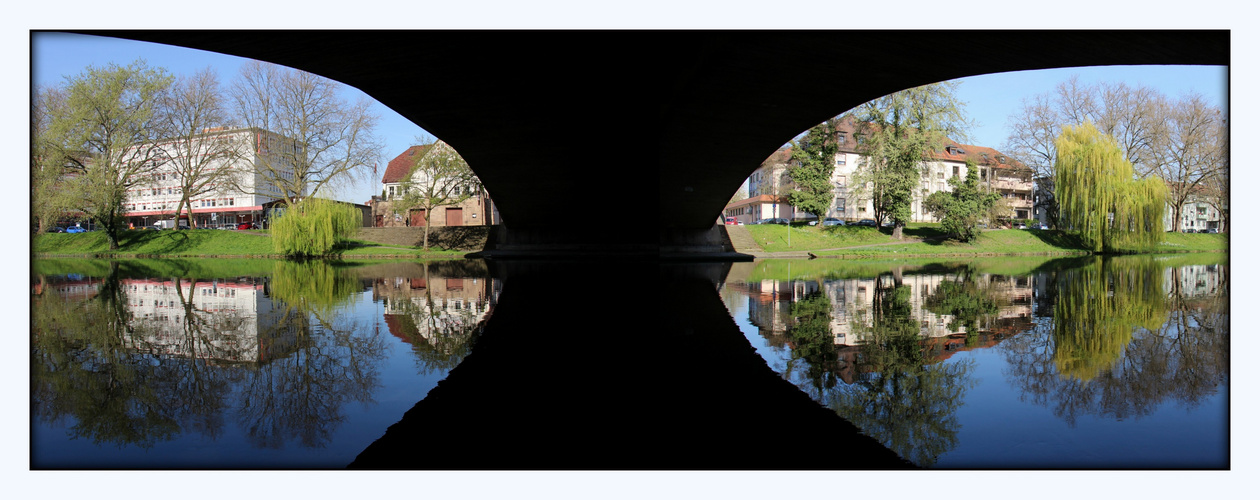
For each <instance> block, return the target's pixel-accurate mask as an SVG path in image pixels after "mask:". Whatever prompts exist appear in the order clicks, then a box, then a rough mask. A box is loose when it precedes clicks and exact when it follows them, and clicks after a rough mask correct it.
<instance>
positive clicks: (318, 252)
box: [271, 198, 363, 257]
mask: <svg viewBox="0 0 1260 500" xmlns="http://www.w3.org/2000/svg"><path fill="white" fill-rule="evenodd" d="M362 225H363V215H362V214H361V213H360V212H359V211H358V209H356V208H354V207H353V206H350V205H348V204H346V203H340V202H337V201H333V200H325V199H323V198H307V199H305V200H302V201H301V202H298V203H297V204H294V205H290V206H289V207H288V208H287V209H286V210H285V211H284V214H282V215H281V216H280V217H277V218H276V219H275V220H274V221H273V222H272V225H271V237H272V244H273V245H274V246H275V249H276V251H277V252H280V253H282V254H284V255H287V256H291V257H318V256H324V255H328V254H330V253H332V251H333V250H334V249H335V248H336V246H337V244H339V243H342V242H344V241H346V240H349V239H350V237H351V236H353V235H354V232H355V230H356V229H357V228H358V227H360V226H362Z"/></svg>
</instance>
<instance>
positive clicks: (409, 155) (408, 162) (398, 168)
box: [381, 144, 432, 184]
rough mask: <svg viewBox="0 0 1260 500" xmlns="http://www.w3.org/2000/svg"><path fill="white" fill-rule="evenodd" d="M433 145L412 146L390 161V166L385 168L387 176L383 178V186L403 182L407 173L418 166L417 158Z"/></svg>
mask: <svg viewBox="0 0 1260 500" xmlns="http://www.w3.org/2000/svg"><path fill="white" fill-rule="evenodd" d="M431 145H432V144H426V145H424V146H412V147H409V148H407V150H406V151H403V152H402V154H400V155H398V156H395V157H394V159H392V160H389V166H387V167H385V175H384V176H382V177H381V183H382V184H392V183H396V182H402V180H403V178H404V177H407V173H408V172H411V167H414V166H416V157H418V156H420V154H421V153H423V152H424V150H425V149H428V147H429V146H431Z"/></svg>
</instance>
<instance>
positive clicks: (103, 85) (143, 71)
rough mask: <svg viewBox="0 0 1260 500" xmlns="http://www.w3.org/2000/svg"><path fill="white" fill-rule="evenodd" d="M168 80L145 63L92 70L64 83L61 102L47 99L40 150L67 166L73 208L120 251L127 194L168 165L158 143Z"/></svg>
mask: <svg viewBox="0 0 1260 500" xmlns="http://www.w3.org/2000/svg"><path fill="white" fill-rule="evenodd" d="M171 80H172V78H171V76H169V75H168V74H167V72H166V71H165V70H163V69H153V68H149V67H148V66H146V65H145V63H144V62H143V61H138V62H135V63H132V64H131V65H129V66H126V67H123V66H118V65H115V64H110V65H109V66H107V67H104V68H97V67H89V68H87V69H86V70H85V71H84V72H83V73H81V74H79V75H77V76H74V77H71V78H70V79H69V80H68V81H67V82H66V86H65V88H64V90H63V91H64V92H65V98H64V99H63V100H56V101H47V102H48V103H49V104H50V105H51V106H50V107H49V108H48V111H47V112H48V117H47V119H48V120H49V122H48V128H47V129H46V130H45V134H44V135H43V139H42V140H43V144H41V147H40V152H41V153H43V154H45V155H47V161H49V162H52V164H55V165H66V166H67V169H68V172H67V174H66V175H65V176H64V178H65V184H64V185H65V186H66V188H67V191H68V192H69V193H70V194H71V195H72V196H73V199H74V200H76V201H77V203H76V204H75V207H74V208H75V209H77V210H78V211H80V212H82V213H83V214H85V215H86V216H87V217H88V218H90V219H91V220H92V221H94V222H95V223H96V224H97V226H99V227H100V228H101V229H103V230H104V231H105V234H106V235H107V237H108V239H109V248H110V250H117V249H118V236H119V233H120V232H121V231H122V230H123V229H124V228H126V218H125V217H124V214H125V209H124V206H123V202H124V201H125V200H126V199H127V191H128V190H129V189H131V188H133V187H136V186H140V185H143V184H145V183H147V182H149V181H150V179H151V174H152V173H153V171H154V170H155V169H156V168H157V167H158V165H159V164H161V162H162V161H164V159H165V158H164V155H163V151H162V149H161V148H160V147H158V144H157V139H159V138H162V137H164V136H165V135H166V131H165V130H163V129H162V128H161V127H160V126H159V120H158V118H159V111H160V102H161V97H162V95H163V93H164V92H166V90H167V88H168V87H169V86H170V83H171Z"/></svg>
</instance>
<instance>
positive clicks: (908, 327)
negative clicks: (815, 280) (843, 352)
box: [787, 274, 974, 467]
mask: <svg viewBox="0 0 1260 500" xmlns="http://www.w3.org/2000/svg"><path fill="white" fill-rule="evenodd" d="M819 288H822V287H819ZM910 295H911V290H910V288H909V287H907V286H902V284H901V283H900V277H899V276H896V275H893V274H888V275H884V276H881V277H880V279H877V280H876V282H875V290H874V296H873V304H872V308H871V310H870V311H869V312H870V323H869V325H868V324H867V322H866V321H864V320H862V319H858V320H856V321H855V322H854V324H853V328H854V329H855V331H863V332H864V333H865V335H864V338H865V339H867V340H866V341H865V342H863V343H862V344H861V345H860V346H859V352H858V355H857V357H856V362H855V365H856V366H854V367H852V368H853V370H854V371H856V372H857V373H858V374H859V376H858V379H857V381H856V382H855V383H853V384H843V383H837V382H839V381H840V380H841V377H840V373H841V371H842V370H846V369H848V368H849V367H846V366H845V365H846V363H847V361H844V360H841V359H839V357H838V355H837V346H836V345H835V344H834V341H833V338H834V337H833V335H832V332H831V328H830V321H831V315H830V311H831V301H830V300H829V298H828V297H827V295H826V294H825V293H822V292H820V291H819V292H812V293H810V294H808V295H806V296H805V297H804V298H803V299H802V300H798V301H797V302H795V303H793V304H792V316H793V323H792V325H791V326H789V328H788V331H787V338H788V341H789V342H791V344H792V353H791V357H792V361H790V362H789V365H788V370H787V373H792V372H793V368H792V366H793V364H794V363H795V362H796V361H798V360H800V361H804V362H806V363H807V365H806V367H805V376H806V378H807V379H808V380H809V382H810V386H812V387H808V386H806V387H802V389H805V390H806V391H807V392H810V393H811V395H812V396H813V397H814V398H815V399H816V400H818V401H820V402H822V403H823V404H825V405H826V406H828V407H829V408H831V409H833V410H834V411H836V412H837V413H838V414H839V415H840V416H842V417H844V418H845V419H848V420H849V421H851V422H853V423H854V424H855V425H857V426H858V427H859V428H861V429H862V430H863V432H865V433H866V434H867V435H869V436H871V437H873V438H875V439H877V440H879V441H880V442H882V443H884V444H885V445H886V446H888V447H889V448H891V449H892V450H893V451H895V452H897V454H898V455H900V456H902V457H904V458H906V459H907V460H910V461H911V462H913V463H915V465H918V466H921V467H927V466H931V465H932V464H933V463H935V461H936V457H938V456H940V455H941V454H943V453H945V452H947V451H949V450H950V449H952V448H953V447H955V446H956V445H957V441H958V439H957V432H958V429H959V423H958V418H957V416H956V412H957V410H958V408H959V406H960V405H961V403H962V401H963V395H964V393H965V392H966V390H967V389H968V388H970V387H972V386H973V385H974V383H973V382H972V381H971V379H970V372H971V371H972V369H973V364H972V363H971V362H970V361H969V360H962V361H954V362H950V363H939V362H933V360H932V359H931V358H930V357H929V355H928V350H929V349H930V347H929V346H928V344H925V342H924V339H923V337H922V336H921V335H920V333H921V332H920V329H919V326H918V322H917V321H915V320H914V318H913V316H912V307H911V304H910ZM811 389H812V390H811Z"/></svg>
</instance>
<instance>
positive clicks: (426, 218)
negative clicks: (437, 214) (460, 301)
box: [423, 209, 433, 283]
mask: <svg viewBox="0 0 1260 500" xmlns="http://www.w3.org/2000/svg"><path fill="white" fill-rule="evenodd" d="M432 212H433V211H432V210H428V209H426V210H425V211H424V247H423V250H424V251H426V252H427V251H429V226H430V225H431V222H432V221H430V220H429V219H430V218H431V217H432V215H431V213H432ZM426 279H427V278H426ZM426 283H427V281H426Z"/></svg>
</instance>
